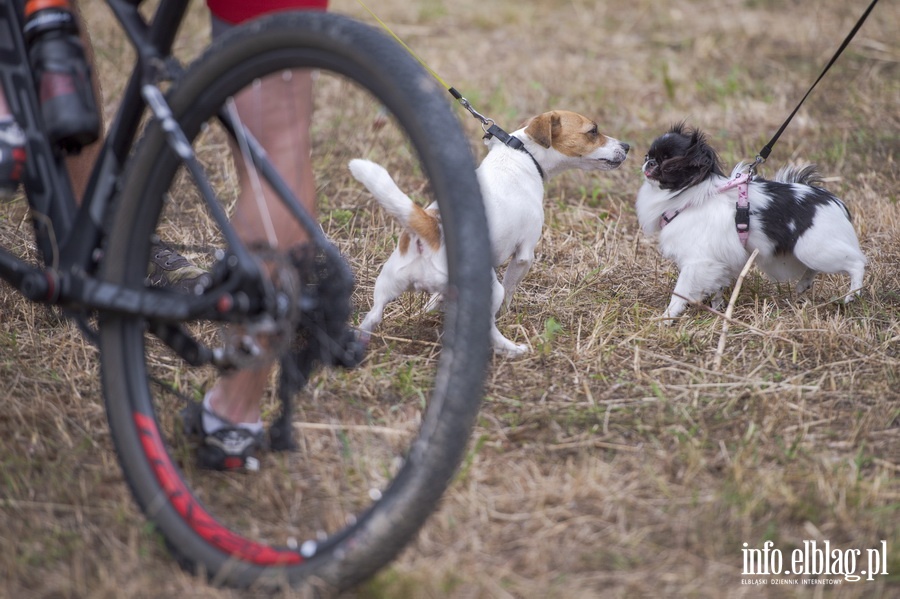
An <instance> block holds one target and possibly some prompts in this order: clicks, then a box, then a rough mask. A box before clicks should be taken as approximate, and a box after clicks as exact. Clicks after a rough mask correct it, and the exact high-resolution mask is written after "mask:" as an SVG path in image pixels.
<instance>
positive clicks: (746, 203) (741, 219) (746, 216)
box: [717, 173, 751, 245]
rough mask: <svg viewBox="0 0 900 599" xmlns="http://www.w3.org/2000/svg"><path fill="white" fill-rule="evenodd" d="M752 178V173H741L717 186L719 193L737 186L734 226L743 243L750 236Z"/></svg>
mask: <svg viewBox="0 0 900 599" xmlns="http://www.w3.org/2000/svg"><path fill="white" fill-rule="evenodd" d="M750 179H751V176H750V173H741V174H739V175H737V176H735V177H734V178H733V179H731V180H730V181H727V182H726V183H724V184H723V185H720V186H719V187H718V188H717V191H718V192H719V193H724V192H726V191H728V190H730V189H734V188H735V187H737V190H738V200H737V202H736V203H735V212H734V227H735V229H737V234H738V239H740V240H741V244H743V245H747V239H748V238H749V237H750Z"/></svg>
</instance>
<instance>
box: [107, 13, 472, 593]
mask: <svg viewBox="0 0 900 599" xmlns="http://www.w3.org/2000/svg"><path fill="white" fill-rule="evenodd" d="M309 70H313V71H314V72H315V82H314V89H315V113H314V114H315V116H314V118H313V124H312V131H311V138H312V140H311V141H312V143H311V147H312V156H313V165H314V169H315V178H316V184H317V188H316V193H317V197H318V204H319V213H320V215H321V218H320V222H321V223H322V227H323V228H324V229H325V231H326V233H328V235H329V236H330V237H331V239H332V240H333V241H334V243H335V244H336V245H337V246H338V247H339V248H340V251H341V255H343V257H344V259H345V260H346V261H347V262H349V263H350V265H351V266H352V267H353V268H354V269H355V270H356V272H357V278H358V280H359V282H360V286H359V288H358V290H357V291H356V292H355V293H356V295H354V297H353V300H354V302H355V303H357V304H360V305H367V304H368V302H369V301H370V297H371V294H370V292H369V291H368V289H367V287H369V286H370V283H371V280H372V278H373V276H374V273H373V272H371V270H372V266H370V265H377V264H378V263H380V261H383V260H384V258H386V256H387V254H388V253H389V252H390V250H391V249H392V248H391V245H392V240H391V236H390V228H389V225H390V222H391V221H389V220H388V219H387V218H386V217H385V216H384V215H383V214H382V212H381V210H380V209H379V208H378V207H377V205H375V203H374V202H371V201H370V200H369V196H368V194H367V192H365V190H364V189H363V188H362V187H361V186H360V185H359V184H357V183H356V182H355V181H353V180H352V179H351V178H350V176H349V173H348V169H347V163H348V161H349V160H350V159H352V158H355V157H367V158H371V159H373V160H375V161H377V162H380V163H381V164H383V165H384V166H386V167H387V168H388V170H390V171H391V172H392V173H393V174H394V175H395V177H396V178H397V179H398V181H400V182H401V184H402V185H403V186H405V187H406V188H408V189H419V190H420V193H419V196H418V197H419V198H420V199H421V201H423V202H425V203H428V202H430V201H431V200H436V201H437V202H438V204H439V207H440V211H441V215H442V221H443V233H444V237H445V241H446V247H447V256H448V270H449V285H448V292H447V294H446V297H445V301H444V306H443V308H444V310H443V315H442V316H440V317H437V316H428V317H423V318H419V317H418V316H416V317H415V318H408V319H406V322H405V323H403V322H401V323H400V324H398V325H396V326H398V327H404V326H405V327H406V329H405V330H400V331H399V332H397V329H395V330H394V333H395V334H393V335H389V336H388V335H386V336H385V338H381V339H379V338H378V337H376V340H378V343H377V344H376V345H377V347H371V348H370V350H369V355H368V357H367V359H366V361H365V362H364V364H363V365H362V366H361V367H359V368H356V369H354V370H347V371H344V370H338V369H320V370H317V371H316V372H314V373H313V374H312V375H311V378H310V381H309V383H308V384H307V386H306V388H305V389H304V390H303V391H302V392H300V393H299V394H298V395H297V397H296V399H295V403H294V406H295V407H294V413H293V419H292V422H291V427H292V429H291V430H293V432H294V434H295V438H296V441H297V448H296V449H295V450H294V451H286V452H275V451H270V452H265V453H263V455H262V457H261V462H262V464H261V469H260V471H259V472H255V473H252V472H237V473H236V472H224V473H223V472H211V471H207V470H203V469H200V468H198V467H197V466H196V464H195V463H194V459H193V456H194V453H193V450H194V447H193V445H192V441H191V440H190V439H189V438H188V437H186V435H185V434H184V432H183V427H182V422H181V417H180V410H181V409H182V408H183V407H184V405H185V401H186V400H187V399H190V400H194V401H196V400H197V399H198V398H199V397H201V396H202V394H203V392H204V390H205V389H207V388H208V387H209V386H210V385H211V384H212V383H213V381H215V380H216V379H217V377H218V376H219V375H220V373H219V371H218V370H217V369H216V368H214V367H213V366H210V365H200V366H192V365H191V364H189V363H188V361H187V360H185V359H184V358H183V357H182V356H181V354H179V353H178V352H176V351H174V350H173V349H172V348H171V347H170V346H169V345H170V344H167V343H164V342H162V341H160V339H159V338H158V337H157V336H154V335H153V334H151V332H150V331H151V330H154V331H158V330H159V327H158V326H157V325H158V324H159V323H156V322H154V321H151V320H150V319H147V318H137V317H133V316H122V315H114V314H103V315H102V316H101V318H100V325H99V327H100V335H101V362H102V372H103V385H104V394H105V400H106V406H107V411H108V417H109V423H110V428H111V432H112V437H113V440H114V443H115V446H116V449H117V452H118V455H119V459H120V462H121V465H122V468H123V471H124V474H125V478H126V480H127V482H128V484H129V485H130V487H131V489H132V491H133V494H134V496H135V498H136V500H137V502H138V503H139V505H140V507H141V509H142V510H143V511H144V513H145V514H146V516H147V517H148V518H149V519H150V520H151V521H152V522H153V523H154V524H155V525H156V527H157V528H158V530H159V531H160V532H161V534H162V536H163V537H164V538H165V540H166V542H167V544H168V546H169V547H170V548H171V550H172V551H173V552H174V553H175V555H176V556H178V557H179V559H180V561H181V562H182V563H183V564H184V565H186V566H187V567H189V568H192V569H194V570H195V571H198V572H204V573H206V574H208V575H209V576H210V578H211V580H212V581H213V582H214V583H217V584H223V585H228V586H240V587H256V586H262V587H281V586H287V585H289V586H292V587H305V588H309V589H312V590H314V591H323V592H330V591H333V590H340V589H344V588H347V587H349V586H353V585H355V584H358V583H359V582H360V581H362V580H364V579H366V578H367V577H369V576H371V575H372V574H373V573H374V572H375V571H376V570H377V569H378V568H380V567H382V566H383V565H385V564H386V563H388V562H389V561H390V560H391V559H393V558H394V557H395V556H396V555H397V553H398V552H399V551H400V550H401V549H402V548H403V547H404V546H405V545H406V544H407V543H408V542H409V541H410V540H411V539H412V538H413V537H414V535H415V533H416V532H417V530H418V529H419V528H420V527H421V525H422V524H423V522H424V521H425V519H426V518H427V517H428V515H429V514H430V513H431V512H432V511H433V510H434V509H435V508H436V506H437V502H438V500H439V498H440V497H441V495H442V494H443V492H444V491H445V489H446V488H447V485H448V484H449V482H450V480H451V479H452V477H453V476H454V473H455V472H456V469H457V468H458V466H459V464H460V461H461V458H462V456H463V455H464V453H465V447H466V443H467V440H468V437H469V434H470V432H471V428H472V426H473V424H474V419H475V416H476V414H477V411H478V408H479V404H480V398H481V390H482V384H483V376H484V371H485V366H486V363H487V360H488V357H489V348H488V337H487V335H488V327H489V322H490V321H489V318H490V315H489V310H490V284H489V281H490V279H489V277H490V270H489V258H488V256H489V252H488V236H487V228H486V224H485V220H484V215H483V207H482V205H481V200H480V194H479V189H478V184H477V181H476V179H475V176H474V164H473V160H472V156H471V152H470V151H469V149H468V144H467V141H466V138H465V137H464V135H463V134H462V131H461V128H460V126H459V123H458V121H457V120H456V118H455V116H454V114H453V112H452V110H450V105H449V103H448V102H447V100H446V99H445V97H444V96H443V91H442V90H441V89H440V88H439V87H438V86H437V85H435V83H434V82H433V81H432V80H431V78H430V77H429V76H428V75H427V74H425V73H424V71H423V70H422V69H421V68H420V67H419V65H418V64H417V63H416V62H415V61H414V60H412V59H411V58H410V57H409V55H408V54H407V53H406V52H405V51H404V50H402V49H401V48H399V47H398V46H397V45H396V44H394V42H392V41H391V40H389V39H388V38H387V37H385V36H383V35H382V34H381V33H379V32H377V31H375V30H374V29H372V28H370V27H368V26H365V25H362V24H359V23H356V22H354V21H352V20H350V19H347V18H344V17H340V16H339V15H335V14H330V13H322V14H319V13H283V14H279V15H278V16H277V17H275V18H269V19H264V20H260V21H258V22H256V23H253V24H252V25H247V26H244V27H242V28H236V29H235V30H233V31H231V32H229V34H228V35H226V36H223V37H222V38H221V39H219V40H218V41H217V42H216V43H214V44H213V45H212V46H211V47H210V48H209V50H208V51H207V52H206V53H205V54H204V55H203V56H202V57H201V58H200V59H198V61H196V62H195V63H194V64H192V65H191V66H190V67H189V68H188V69H187V71H186V72H185V73H184V75H183V76H182V77H180V78H179V80H178V81H177V82H175V83H173V84H172V86H171V89H170V90H169V91H168V93H167V101H168V103H169V105H170V107H171V109H172V113H173V115H174V118H175V120H176V121H177V122H178V124H179V125H180V127H181V129H182V130H183V131H184V132H185V133H186V135H187V137H188V139H189V140H190V142H191V144H192V147H193V148H194V152H195V153H196V154H197V156H198V158H199V160H200V162H201V163H202V165H203V168H204V170H205V172H206V175H207V178H208V181H209V182H210V183H211V185H212V188H213V189H214V191H215V194H216V202H217V203H218V205H219V206H220V207H221V208H222V209H223V210H224V212H225V213H227V214H232V212H233V211H234V209H235V204H236V202H237V201H238V200H236V197H237V194H238V193H239V190H238V189H237V188H238V187H239V186H238V185H237V184H236V176H237V175H236V170H237V169H238V168H248V167H249V166H250V162H251V160H250V159H249V158H248V157H247V155H246V153H247V152H246V148H245V145H246V144H243V143H241V140H240V139H238V140H237V141H235V139H234V137H233V136H229V133H228V131H227V128H226V127H224V126H223V124H222V122H221V121H220V119H218V118H217V115H219V114H222V111H224V112H225V113H227V114H229V115H232V116H236V117H238V118H243V119H244V120H245V121H249V120H252V119H253V118H256V117H254V116H253V115H252V114H250V115H247V114H246V113H238V112H237V111H235V110H234V109H233V106H234V104H232V101H233V99H234V98H238V99H240V98H245V97H252V95H253V94H254V93H257V94H258V93H259V92H260V91H261V90H263V91H265V90H267V89H270V88H269V87H267V86H269V85H270V84H269V83H267V82H270V81H276V82H279V81H280V82H283V83H284V85H285V86H287V87H288V88H290V87H291V85H292V84H291V82H292V81H294V78H295V77H296V76H299V74H302V73H306V72H309ZM271 85H280V84H278V83H276V84H271ZM242 90H243V91H242ZM245 94H246V95H245ZM236 104H240V100H238V101H237V102H236ZM248 127H250V125H249V124H248ZM237 137H238V138H240V137H241V136H240V135H238V136H237ZM245 141H246V140H245ZM232 147H234V148H237V150H236V153H235V154H234V156H233V154H232V152H231V151H230V148H232ZM269 154H270V155H273V153H272V150H270V151H269ZM281 157H282V155H281V154H279V155H273V163H274V164H276V165H277V164H278V161H279V159H280V158H281ZM282 162H287V161H282ZM290 170H291V169H290V168H286V172H283V173H282V175H283V176H284V178H285V179H286V180H288V181H290V180H291V178H292V177H293V176H294V175H295V173H293V172H290ZM250 175H253V173H252V172H251V173H250ZM249 179H252V180H257V181H262V180H263V177H262V176H260V177H259V178H258V179H257V178H256V177H254V176H250V177H249ZM242 180H245V181H246V180H248V179H246V178H245V179H242ZM201 192H202V189H199V186H198V185H197V184H196V181H195V180H194V179H193V178H192V177H191V176H190V175H189V174H188V173H187V172H186V170H185V167H184V165H183V163H182V161H181V160H180V159H179V158H178V157H177V156H176V153H175V152H174V151H173V150H172V148H171V147H170V146H169V144H168V143H167V141H166V135H165V133H164V132H163V131H162V129H161V127H160V126H159V125H158V123H157V122H155V121H154V122H151V123H150V125H149V126H148V129H147V131H146V133H145V135H144V137H143V139H142V140H141V142H140V144H139V145H138V147H137V149H136V150H135V153H134V155H133V157H132V159H131V160H130V163H129V164H128V165H127V168H126V172H125V175H124V182H123V184H122V191H121V194H120V199H119V200H118V206H117V207H116V213H115V215H114V218H113V224H112V226H111V229H110V236H109V239H108V244H107V251H106V258H105V259H104V262H103V276H104V277H105V278H106V279H108V280H110V281H113V282H116V283H120V284H123V285H126V286H128V287H131V288H141V287H142V286H146V285H148V283H147V281H146V273H147V269H148V266H147V265H148V261H149V260H150V251H151V250H150V248H151V246H152V245H153V243H154V242H155V241H156V240H157V239H161V240H164V241H165V242H166V243H167V244H169V245H170V246H171V247H172V248H174V249H175V251H176V252H177V253H180V254H183V255H184V256H186V257H188V258H189V259H190V260H191V261H193V262H194V263H195V264H196V265H198V266H199V267H202V268H208V269H209V270H210V271H211V272H217V271H216V269H222V268H227V265H226V264H225V262H227V258H226V259H225V260H224V261H223V260H222V256H223V255H226V256H227V255H228V254H229V248H230V250H233V249H234V247H232V246H233V245H234V244H233V243H232V246H229V243H228V241H227V240H226V238H227V234H226V233H225V232H224V231H223V230H222V226H220V223H219V222H218V221H216V220H215V218H214V211H211V210H210V209H209V207H208V206H207V205H206V204H204V201H203V200H202V198H201V196H202V193H201ZM211 215H212V216H211ZM223 249H224V250H226V251H225V252H223ZM250 251H252V252H255V253H254V256H256V257H257V258H258V259H259V260H260V262H261V263H265V265H266V268H265V269H264V272H267V273H269V274H268V275H267V276H268V277H269V280H268V282H267V284H268V285H269V287H273V288H279V289H286V288H291V287H292V286H294V287H299V288H300V289H301V290H303V289H307V286H306V285H307V281H305V280H302V279H303V277H304V274H303V272H302V271H301V273H300V276H299V279H301V280H299V281H298V280H297V279H292V278H291V277H292V274H291V272H289V271H290V264H288V266H285V264H286V263H287V262H288V261H285V259H284V258H283V254H280V253H277V252H276V253H274V254H275V257H274V258H273V257H272V254H273V252H271V251H269V252H265V251H262V250H259V251H257V250H256V249H254V248H250ZM279 260H281V261H280V262H279ZM267 261H268V262H267ZM328 276H330V275H329V274H328V273H327V272H326V273H325V274H322V273H321V272H319V277H320V279H322V280H319V281H318V284H319V285H324V284H326V283H327V280H324V279H327V278H328ZM201 289H202V288H201ZM177 293H178V292H177V291H175V290H169V291H168V294H167V295H166V296H165V297H169V298H170V297H174V296H175V294H177ZM189 293H195V294H196V293H203V294H208V293H210V290H209V289H207V290H206V291H198V290H196V289H195V290H193V291H190V292H189ZM160 297H162V296H160ZM199 297H201V298H202V297H203V296H202V295H200V296H199ZM195 299H196V297H195ZM295 299H296V303H297V304H303V302H304V301H308V300H309V297H308V294H307V293H306V292H302V293H299V294H297V295H296V298H295ZM301 311H302V310H301ZM288 312H290V311H288ZM260 318H261V317H260ZM279 318H280V319H281V320H278V321H277V322H276V324H277V325H280V326H282V327H283V326H286V325H290V326H294V325H295V324H296V322H295V321H294V320H290V319H289V318H288V319H285V317H284V315H283V314H282V315H281V316H279ZM258 320H259V319H257V320H254V322H253V323H246V324H247V326H248V327H250V326H251V325H253V324H254V323H255V324H258ZM441 323H442V329H441V330H442V333H441V336H440V343H439V344H438V343H434V338H433V335H434V333H433V332H432V329H433V328H434V327H436V326H438V325H440V324H441ZM168 324H169V325H173V324H177V325H179V326H181V327H182V328H183V330H185V331H187V332H188V333H190V335H191V337H192V339H193V340H195V341H196V342H198V343H202V344H204V346H207V347H210V348H213V349H215V348H217V347H220V346H225V347H230V346H229V345H228V343H230V342H229V341H227V339H228V338H229V334H230V333H229V331H232V332H233V331H234V329H235V328H236V327H235V323H232V324H231V325H230V327H223V326H222V325H221V323H219V322H215V319H211V320H208V321H202V320H198V321H191V322H182V323H168ZM236 324H237V325H241V324H242V323H236ZM298 326H299V331H300V333H299V334H300V336H301V337H302V336H303V334H304V324H303V322H302V318H301V322H300V323H299V325H298ZM388 326H390V325H388ZM410 327H412V328H410ZM274 328H278V327H274ZM223 329H224V334H223ZM271 329H272V328H271V327H270V329H269V330H270V331H271ZM241 330H243V329H241ZM247 330H250V329H249V328H248V329H247ZM253 330H257V329H253ZM389 332H390V331H389ZM264 334H268V333H264ZM387 337H391V338H393V337H398V338H400V337H405V338H406V340H405V341H404V340H400V339H398V340H392V339H388V338H387ZM223 339H224V341H223ZM293 343H296V340H294V342H293ZM261 345H265V344H261ZM273 345H274V346H275V347H276V348H277V351H279V352H281V351H284V352H286V354H285V355H287V356H288V362H287V363H289V362H290V360H291V359H293V358H294V357H295V355H294V354H291V353H289V352H291V351H293V348H295V347H296V346H295V345H293V344H287V345H284V344H282V345H277V344H273ZM423 348H424V349H423ZM383 350H387V351H383ZM266 351H276V350H273V349H271V348H270V347H269V346H268V345H266ZM265 359H269V358H268V357H267V358H265ZM265 359H264V360H263V361H265ZM325 361H327V360H325ZM257 365H258V364H257ZM275 370H277V369H275ZM302 374H306V373H305V372H304V373H302ZM284 376H285V375H284V372H281V373H280V374H279V373H278V372H276V371H273V372H272V374H271V376H270V377H269V378H268V380H269V382H270V383H271V385H270V388H269V389H268V390H267V391H266V393H265V395H264V398H263V404H262V411H263V415H264V420H266V422H267V424H268V423H269V422H270V421H271V420H273V419H275V418H276V417H277V416H278V410H279V405H280V404H279V402H278V398H277V392H278V384H279V382H280V381H283V379H284Z"/></svg>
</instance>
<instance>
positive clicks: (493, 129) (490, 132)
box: [447, 87, 546, 181]
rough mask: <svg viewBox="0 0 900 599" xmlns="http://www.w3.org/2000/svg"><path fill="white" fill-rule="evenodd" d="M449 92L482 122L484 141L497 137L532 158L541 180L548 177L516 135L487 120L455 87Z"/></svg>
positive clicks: (450, 88)
mask: <svg viewBox="0 0 900 599" xmlns="http://www.w3.org/2000/svg"><path fill="white" fill-rule="evenodd" d="M447 91H448V92H450V95H451V96H453V97H454V98H456V100H457V101H458V102H459V103H460V104H461V105H462V107H463V108H465V109H466V110H468V111H469V112H470V113H472V116H474V117H475V118H476V119H478V120H479V121H481V128H482V129H484V139H489V138H491V137H496V138H497V139H498V140H500V141H501V142H502V143H504V144H506V145H507V146H509V147H510V148H512V149H513V150H519V151H520V152H524V153H525V155H526V156H528V157H529V158H531V161H532V162H533V163H534V166H535V167H537V171H538V174H539V175H540V176H541V180H542V181H543V180H544V179H545V178H546V177H545V176H544V169H542V168H541V165H540V164H538V161H537V159H535V157H534V155H533V154H532V153H531V152H529V151H528V148H526V147H525V144H524V143H523V142H522V140H521V139H519V138H518V137H516V136H515V135H510V134H509V133H507V132H506V131H504V130H503V129H501V128H500V127H499V126H498V125H497V124H496V123H495V122H494V121H493V120H492V119H489V118H487V117H486V116H484V115H483V114H481V113H480V112H478V111H477V110H475V109H474V108H473V107H472V105H471V104H469V101H468V100H466V99H465V98H464V97H463V95H462V94H461V93H459V92H458V91H457V90H456V88H455V87H448V88H447Z"/></svg>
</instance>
